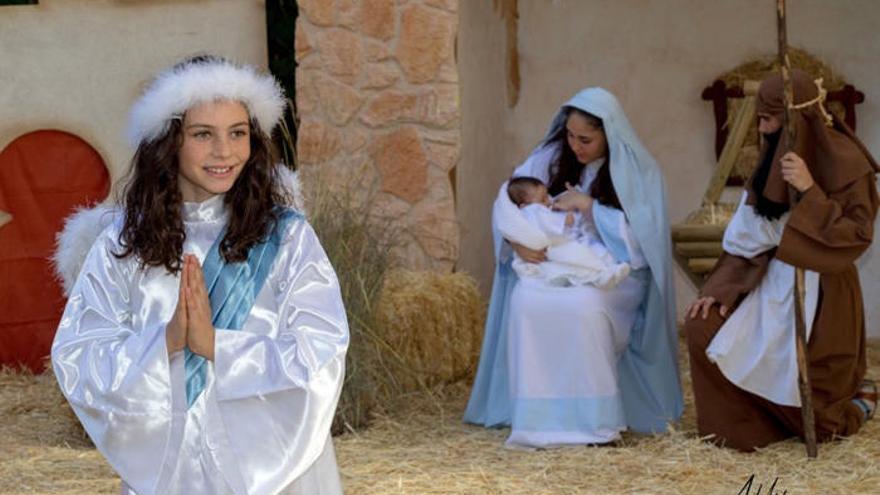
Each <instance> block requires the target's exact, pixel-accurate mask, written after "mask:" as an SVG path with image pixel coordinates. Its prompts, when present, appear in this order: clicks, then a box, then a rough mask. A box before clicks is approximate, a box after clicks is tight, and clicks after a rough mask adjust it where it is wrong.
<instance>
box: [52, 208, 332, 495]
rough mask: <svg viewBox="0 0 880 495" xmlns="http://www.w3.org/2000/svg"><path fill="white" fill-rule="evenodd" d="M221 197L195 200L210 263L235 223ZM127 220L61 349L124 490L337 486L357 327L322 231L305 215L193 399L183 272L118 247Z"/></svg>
mask: <svg viewBox="0 0 880 495" xmlns="http://www.w3.org/2000/svg"><path fill="white" fill-rule="evenodd" d="M222 201H223V199H222V196H216V197H214V198H212V199H210V200H208V201H206V202H204V203H201V204H197V203H186V204H185V205H184V211H183V216H184V226H185V230H186V241H185V243H184V252H187V253H192V254H194V255H195V256H196V257H198V258H199V260H200V261H203V260H204V259H205V255H206V253H207V251H208V250H209V248H210V247H211V245H212V244H213V242H214V240H215V239H216V237H217V236H218V235H219V234H220V232H221V230H222V228H223V227H224V225H225V223H226V218H227V215H226V213H225V207H224V206H223V202H222ZM118 232H119V225H118V224H115V225H112V226H110V227H108V228H107V229H105V231H104V232H103V233H102V234H101V235H100V236H99V237H98V240H97V241H96V242H95V244H94V245H93V247H92V249H91V251H90V252H89V255H88V257H87V259H86V261H85V263H84V266H83V268H82V271H81V272H80V275H79V277H78V279H77V282H76V284H75V285H74V287H73V289H72V292H71V295H70V298H69V300H68V303H67V307H66V309H65V311H64V315H63V316H62V319H61V323H60V325H59V327H58V332H57V334H56V337H55V342H54V344H53V346H52V364H53V367H54V370H55V374H56V376H57V378H58V383H59V385H60V387H61V390H62V392H63V393H64V395H65V396H66V397H67V399H68V400H69V401H70V404H71V406H72V407H73V409H74V411H75V412H76V414H77V416H78V417H79V419H80V421H81V422H82V423H83V426H84V427H85V429H86V431H87V432H88V434H89V436H90V437H91V438H92V440H93V441H94V443H95V445H96V447H97V448H98V450H99V451H100V452H101V453H102V454H103V455H104V457H105V458H106V459H107V461H108V462H109V463H110V465H111V466H112V467H113V468H114V469H115V470H116V472H117V473H118V474H119V476H120V477H121V478H122V481H123V490H122V491H123V493H138V494H140V495H146V494H154V493H156V494H246V493H247V494H279V493H280V494H337V493H341V492H342V489H341V483H340V480H339V474H338V470H337V466H336V460H335V457H334V453H333V444H332V441H331V439H330V424H331V422H332V419H333V414H334V410H335V408H336V403H337V401H338V398H339V392H340V390H341V386H342V379H343V374H344V364H345V351H346V348H347V346H348V324H347V321H346V316H345V310H344V308H343V305H342V300H341V297H340V292H339V284H338V281H337V279H336V275H335V273H334V271H333V268H332V267H331V266H330V263H329V261H328V259H327V257H326V255H325V253H324V251H323V250H322V248H321V246H320V243H319V242H318V240H317V238H316V236H315V234H314V231H313V230H312V228H311V227H310V226H309V225H308V223H307V222H306V221H304V220H302V219H294V220H292V221H291V222H290V224H289V225H288V226H287V231H286V232H284V235H283V237H282V242H281V247H280V249H279V251H278V255H277V257H276V259H275V261H274V263H273V264H272V266H271V270H270V272H269V275H268V277H267V278H266V282H265V284H264V285H263V287H262V289H261V290H260V292H259V293H258V295H257V298H256V301H255V303H254V305H253V307H252V308H251V311H250V313H249V315H248V316H247V319H246V321H245V323H244V325H243V327H242V328H241V329H240V330H238V331H235V330H226V329H220V328H218V329H217V330H216V332H217V333H216V342H215V359H214V361H213V362H208V366H207V383H206V386H205V388H204V390H203V392H202V393H201V395H200V396H199V397H198V399H196V401H195V403H193V405H192V406H191V407H190V408H187V404H186V391H185V384H186V378H185V369H184V363H183V353H182V352H179V353H176V354H175V355H173V356H171V357H169V356H168V352H167V350H166V346H165V325H166V324H167V322H168V321H169V320H170V319H171V315H172V313H173V311H174V308H175V306H176V303H177V294H178V291H177V288H178V276H177V275H175V274H170V273H168V272H167V271H166V270H165V269H163V268H147V269H142V268H141V267H139V265H138V262H137V261H136V260H134V259H133V257H131V256H129V257H127V258H124V259H118V258H116V257H115V256H114V255H113V254H112V253H113V252H120V251H121V250H120V247H119V243H118V240H117V239H118Z"/></svg>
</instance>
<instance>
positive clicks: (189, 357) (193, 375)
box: [184, 208, 301, 408]
mask: <svg viewBox="0 0 880 495" xmlns="http://www.w3.org/2000/svg"><path fill="white" fill-rule="evenodd" d="M294 218H301V215H300V214H299V213H296V212H295V211H293V210H289V209H287V208H284V209H282V210H281V212H280V215H279V216H278V222H277V223H276V225H275V228H274V229H273V230H272V233H271V234H269V236H267V238H266V239H265V240H263V241H262V242H260V243H258V244H255V245H254V246H253V247H251V249H250V251H249V252H248V257H247V260H246V261H242V262H237V263H225V262H224V261H223V258H222V257H221V256H220V241H222V240H223V237H224V236H225V235H226V229H225V228H224V229H223V230H222V231H221V232H220V235H218V236H217V239H216V240H215V241H214V244H213V245H212V246H211V249H210V250H209V251H208V255H207V256H206V257H205V262H204V263H203V266H202V270H203V272H204V275H205V285H206V286H207V288H208V298H209V299H210V301H211V323H213V324H214V328H215V329H216V328H223V329H226V330H240V329H241V327H242V325H244V322H245V320H247V317H248V315H249V314H250V312H251V308H252V307H253V305H254V301H256V299H257V294H259V293H260V289H262V288H263V283H264V282H265V281H266V277H268V275H269V271H270V269H271V268H272V264H273V263H274V262H275V256H276V255H277V254H278V249H279V247H280V245H281V237H282V236H283V235H284V232H285V231H286V230H287V225H288V224H289V223H290V221H291V220H292V219H294ZM184 353H185V354H184V363H185V367H186V403H187V408H189V407H191V406H192V405H193V403H195V401H196V399H198V398H199V395H201V393H202V390H203V389H204V388H205V381H206V379H207V370H206V367H207V360H206V359H205V358H204V357H202V356H200V355H198V354H195V353H194V352H192V351H190V350H189V347H187V348H185V349H184Z"/></svg>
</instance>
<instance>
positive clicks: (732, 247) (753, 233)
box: [722, 192, 789, 258]
mask: <svg viewBox="0 0 880 495" xmlns="http://www.w3.org/2000/svg"><path fill="white" fill-rule="evenodd" d="M747 196H748V193H747V192H744V193H743V195H742V198H741V199H740V202H739V206H738V207H737V208H736V212H735V213H734V214H733V218H731V219H730V223H728V224H727V228H726V229H725V230H724V240H723V242H722V245H723V247H724V250H725V251H727V252H728V253H730V254H733V255H736V256H743V257H745V258H752V257H755V256H757V255H759V254H761V253H763V252H765V251H767V250H769V249H772V248H774V247H776V246H778V245H779V241H780V240H781V239H782V231H783V229H784V228H785V222H786V221H787V220H788V216H789V214H788V213H785V214H784V215H782V217H781V218H779V219H778V220H768V219H767V218H764V217H762V216H761V215H758V214H757V213H756V212H755V209H754V207H752V206H751V205H747V204H746V198H747Z"/></svg>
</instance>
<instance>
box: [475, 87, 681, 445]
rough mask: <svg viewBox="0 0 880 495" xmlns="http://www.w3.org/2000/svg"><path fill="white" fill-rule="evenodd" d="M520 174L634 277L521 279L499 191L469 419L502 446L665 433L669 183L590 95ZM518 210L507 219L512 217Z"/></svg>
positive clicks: (532, 257) (676, 406) (675, 401)
mask: <svg viewBox="0 0 880 495" xmlns="http://www.w3.org/2000/svg"><path fill="white" fill-rule="evenodd" d="M513 175H514V176H530V177H535V178H538V179H540V180H542V181H544V183H545V184H547V185H548V187H549V188H550V192H551V194H554V195H556V202H555V206H556V208H558V209H566V210H572V209H576V210H580V211H581V212H582V213H584V214H585V216H586V217H587V218H589V219H591V220H592V222H593V224H594V227H595V229H596V231H598V234H599V237H600V239H601V241H602V243H603V244H604V245H605V247H606V248H607V250H608V251H609V252H610V253H611V255H612V256H613V257H614V258H615V261H616V262H619V263H629V264H630V265H631V267H632V272H631V274H630V276H629V277H628V278H627V279H625V280H624V281H623V282H622V283H620V284H619V285H617V286H616V287H614V288H610V289H606V290H602V289H599V288H597V287H593V286H570V287H555V286H549V285H547V284H546V283H545V282H544V281H542V280H539V279H536V280H531V279H520V278H518V277H517V275H516V273H515V272H514V271H513V269H512V268H511V260H512V258H513V257H514V256H515V254H514V252H515V253H516V255H518V256H520V257H521V258H522V259H524V260H526V261H540V260H542V259H543V253H540V252H537V251H531V250H529V249H528V248H526V247H524V246H518V245H514V244H512V243H510V242H508V241H506V240H505V239H504V238H503V237H502V236H501V234H500V232H499V229H498V226H497V224H496V221H497V219H498V217H499V215H500V210H502V209H503V210H505V214H507V215H509V214H511V212H513V211H514V210H515V208H516V207H515V206H513V205H512V203H511V202H510V200H509V198H508V197H507V194H506V184H505V185H502V187H501V190H500V191H499V195H498V199H496V201H495V205H494V212H493V234H494V240H495V254H496V272H495V279H494V282H493V288H492V299H491V302H490V306H489V314H488V318H487V321H486V329H485V334H484V337H483V339H484V340H483V348H482V353H481V356H480V364H479V368H478V371H477V376H476V380H475V382H474V386H473V390H472V391H471V397H470V401H469V402H468V406H467V410H466V411H465V416H464V419H465V421H466V422H469V423H474V424H479V425H483V426H487V427H502V426H508V425H509V426H510V427H511V435H510V437H509V438H508V440H507V443H508V444H510V445H525V446H532V447H550V446H557V445H565V444H600V443H608V442H614V441H616V440H617V439H619V438H620V432H621V431H624V430H628V429H629V430H634V431H638V432H647V433H654V432H660V431H664V430H665V429H666V427H667V424H668V423H670V422H674V421H677V420H678V419H679V418H680V416H681V412H682V409H683V404H682V395H681V387H680V383H679V375H678V367H677V359H676V356H677V331H676V324H675V300H674V290H673V284H672V262H671V244H670V236H669V220H668V216H667V214H666V196H665V186H664V183H663V178H662V176H661V174H660V170H659V168H658V166H657V163H656V161H655V160H654V158H653V157H652V156H651V154H650V153H648V151H647V150H646V149H645V147H644V146H643V145H642V143H641V141H640V140H639V138H638V137H637V136H636V134H635V131H634V130H633V129H632V127H631V125H630V123H629V121H628V120H627V118H626V115H625V114H624V112H623V109H622V108H621V106H620V104H619V103H618V102H617V99H616V98H615V97H614V96H613V95H612V94H611V93H609V92H608V91H606V90H604V89H601V88H587V89H584V90H582V91H581V92H579V93H578V94H576V95H575V96H574V97H573V98H572V99H571V100H569V101H568V102H567V103H565V104H564V105H563V106H562V108H561V109H560V111H559V112H558V113H557V114H556V117H555V118H554V119H553V121H552V122H551V124H550V129H549V131H548V132H547V135H546V137H545V138H544V139H543V140H542V142H541V143H540V144H539V145H538V146H537V148H536V149H535V150H534V151H533V152H532V154H531V155H530V156H529V157H528V159H527V160H526V161H525V162H524V163H523V164H522V165H520V166H519V167H518V168H517V169H516V171H515V172H514V174H513ZM513 214H515V213H513Z"/></svg>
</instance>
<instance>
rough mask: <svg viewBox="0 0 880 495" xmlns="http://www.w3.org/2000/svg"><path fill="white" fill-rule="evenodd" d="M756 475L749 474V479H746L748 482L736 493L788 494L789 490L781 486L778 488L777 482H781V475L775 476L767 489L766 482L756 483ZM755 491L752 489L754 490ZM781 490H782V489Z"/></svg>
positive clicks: (739, 494)
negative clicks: (765, 488)
mask: <svg viewBox="0 0 880 495" xmlns="http://www.w3.org/2000/svg"><path fill="white" fill-rule="evenodd" d="M756 483H757V482H756V481H755V475H754V474H752V475H751V476H749V479H747V480H746V483H745V484H744V485H743V486H742V488H740V489H739V491H738V492H737V493H736V495H787V494H788V490H784V489H782V488H781V487H779V488H777V486H776V484H777V483H779V476H777V477H775V478H773V483H771V484H770V486H768V487H767V491H766V492H765V491H764V483H757V486H755V485H756ZM753 489H754V490H755V491H752V490H753ZM780 490H781V491H780Z"/></svg>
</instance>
